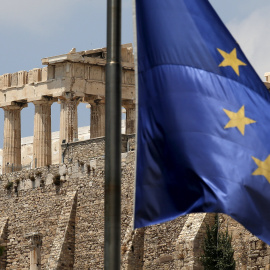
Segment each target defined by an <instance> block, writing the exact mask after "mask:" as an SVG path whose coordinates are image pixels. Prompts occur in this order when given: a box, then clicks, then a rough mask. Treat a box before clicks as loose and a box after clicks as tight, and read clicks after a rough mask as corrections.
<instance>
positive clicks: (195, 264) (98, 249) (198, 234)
mask: <svg viewBox="0 0 270 270" xmlns="http://www.w3.org/2000/svg"><path fill="white" fill-rule="evenodd" d="M134 149H135V138H134V135H122V224H121V225H122V227H121V230H122V234H121V238H122V249H121V250H122V269H129V270H131V269H138V270H139V269H182V270H188V269H197V270H199V269H202V266H201V265H200V264H199V260H198V258H199V256H200V254H201V246H202V243H203V239H204V237H205V224H206V223H208V224H210V223H211V222H213V215H211V214H191V215H187V216H184V217H180V218H177V219H175V220H174V221H171V222H167V223H164V224H160V225H156V226H150V227H147V228H142V229H138V230H135V231H134V230H133V229H132V224H133V220H132V215H133V214H132V211H133V192H134V172H135V168H134V166H135V164H134V162H135V152H134ZM62 151H63V153H64V163H63V164H60V165H51V166H46V167H42V168H37V169H33V170H22V171H19V172H14V173H10V174H3V175H2V176H1V178H0V217H1V218H0V244H1V245H2V246H6V251H5V253H4V255H3V256H2V257H0V266H1V269H9V270H10V269H25V270H26V269H29V265H30V258H31V256H32V255H31V250H33V244H32V243H30V242H29V239H27V236H29V235H31V234H37V233H38V234H42V246H41V253H40V254H41V255H40V259H41V260H40V264H41V269H64V270H65V269H77V270H83V269H103V243H104V239H103V237H104V138H95V139H91V140H86V141H81V142H73V143H68V144H63V145H62ZM11 182H12V183H13V186H11V184H9V183H11ZM220 222H221V223H220V224H221V225H220V227H221V229H225V228H226V226H227V224H228V227H229V230H230V232H231V233H232V235H233V247H234V249H235V259H236V262H237V268H236V269H269V257H270V256H269V247H268V246H266V245H265V244H264V243H262V241H260V240H258V239H257V238H255V237H253V236H252V235H251V234H250V233H248V232H247V231H246V230H245V229H244V228H243V227H242V226H240V225H239V224H238V223H237V222H235V221H234V220H232V219H230V218H228V217H227V216H225V215H220ZM28 238H29V237H28Z"/></svg>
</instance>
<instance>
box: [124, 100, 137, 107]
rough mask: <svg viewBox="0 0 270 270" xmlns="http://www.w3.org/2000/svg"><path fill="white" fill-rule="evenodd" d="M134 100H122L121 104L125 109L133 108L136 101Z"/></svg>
mask: <svg viewBox="0 0 270 270" xmlns="http://www.w3.org/2000/svg"><path fill="white" fill-rule="evenodd" d="M135 102H136V101H135V100H123V101H122V106H123V107H124V108H125V109H127V108H134V107H135V105H136V103H135Z"/></svg>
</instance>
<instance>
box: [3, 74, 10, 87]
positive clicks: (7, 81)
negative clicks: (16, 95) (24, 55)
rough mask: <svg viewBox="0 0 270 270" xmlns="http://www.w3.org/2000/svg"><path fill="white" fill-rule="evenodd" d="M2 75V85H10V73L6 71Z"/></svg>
mask: <svg viewBox="0 0 270 270" xmlns="http://www.w3.org/2000/svg"><path fill="white" fill-rule="evenodd" d="M3 77H4V83H3V87H5V88H6V87H10V85H11V74H9V73H6V74H4V75H3Z"/></svg>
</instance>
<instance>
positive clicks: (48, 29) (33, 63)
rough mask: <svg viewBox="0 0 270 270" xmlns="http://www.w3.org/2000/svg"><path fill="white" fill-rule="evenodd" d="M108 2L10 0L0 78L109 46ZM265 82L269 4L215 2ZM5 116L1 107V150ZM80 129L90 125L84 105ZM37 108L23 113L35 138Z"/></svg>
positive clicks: (125, 5) (125, 35) (126, 24)
mask: <svg viewBox="0 0 270 270" xmlns="http://www.w3.org/2000/svg"><path fill="white" fill-rule="evenodd" d="M106 3H107V1H106V0H76V1H74V0H46V1H36V0H23V1H22V0H9V1H2V3H1V11H2V12H1V16H0V37H1V39H0V40H1V42H0V74H5V73H14V72H17V71H20V70H27V71H28V70H30V69H33V68H39V67H42V64H41V59H42V58H44V57H48V56H55V55H59V54H65V53H68V52H69V51H70V50H71V48H76V49H77V51H82V50H89V49H95V48H102V47H106ZM210 3H211V4H212V5H213V7H214V8H215V10H216V11H217V13H218V14H219V16H220V17H221V19H222V20H223V22H224V23H225V24H226V26H227V27H228V28H229V30H230V31H231V33H232V34H233V36H234V38H235V39H236V40H237V42H238V43H239V44H240V46H241V48H242V49H243V51H244V53H245V54H246V56H247V58H248V59H249V61H250V63H251V64H252V65H253V67H254V68H255V70H256V71H257V73H258V74H259V76H260V77H261V79H262V80H264V73H265V72H268V71H270V54H269V53H268V50H267V49H268V46H269V45H268V44H270V35H269V22H268V21H269V20H268V16H269V15H268V14H267V13H268V10H269V8H270V1H269V0H226V1H224V0H210ZM125 43H133V19H132V0H122V44H125ZM59 117H60V105H59V104H57V103H54V104H53V105H52V131H57V130H59ZM3 121H4V112H3V109H0V148H2V145H3V127H4V124H3ZM78 121H79V126H86V125H89V123H90V111H89V109H86V107H85V104H80V105H79V107H78ZM33 122H34V106H33V104H31V103H30V104H29V105H28V107H27V108H24V109H23V110H22V113H21V126H22V137H25V136H32V135H33Z"/></svg>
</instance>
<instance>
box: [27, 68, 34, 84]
mask: <svg viewBox="0 0 270 270" xmlns="http://www.w3.org/2000/svg"><path fill="white" fill-rule="evenodd" d="M32 83H34V77H33V70H29V72H28V84H32Z"/></svg>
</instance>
